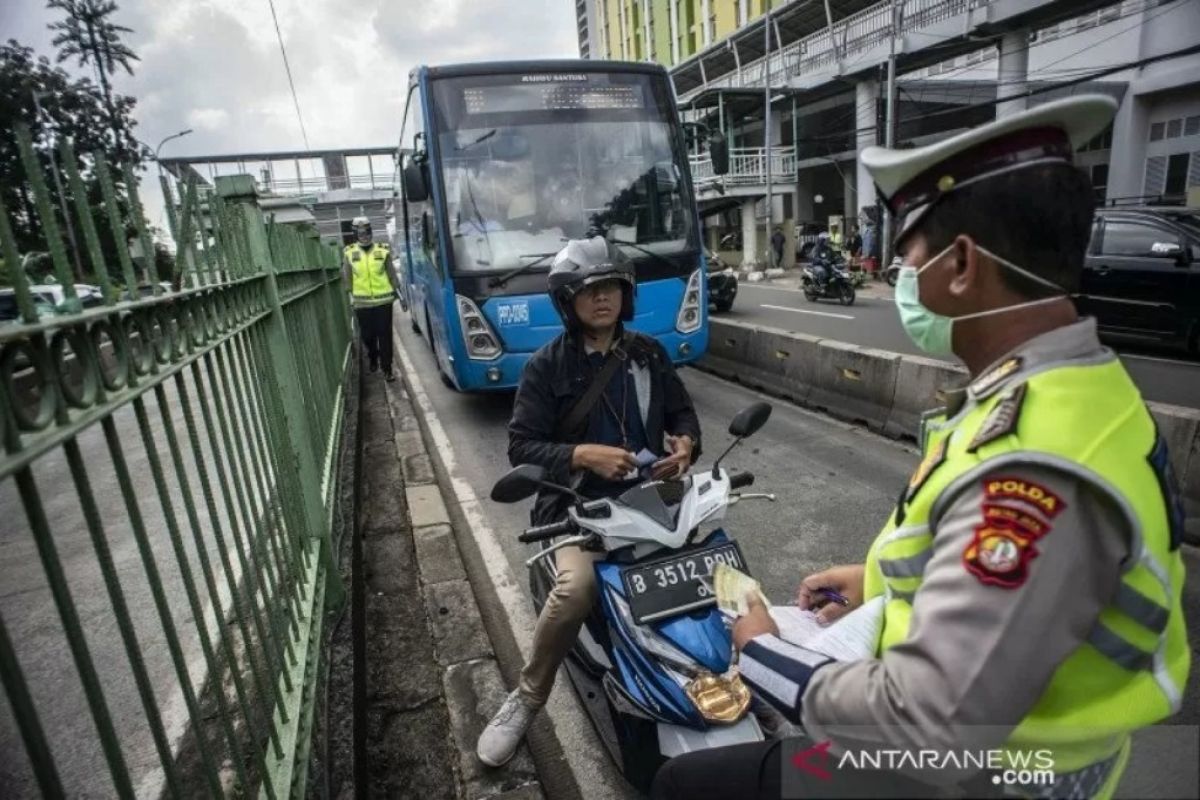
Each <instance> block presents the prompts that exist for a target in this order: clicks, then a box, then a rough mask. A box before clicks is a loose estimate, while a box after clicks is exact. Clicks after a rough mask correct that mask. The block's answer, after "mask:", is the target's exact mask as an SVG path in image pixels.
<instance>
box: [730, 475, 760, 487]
mask: <svg viewBox="0 0 1200 800" xmlns="http://www.w3.org/2000/svg"><path fill="white" fill-rule="evenodd" d="M753 485H754V473H753V472H735V473H734V474H732V475H730V476H729V488H730V489H745V488H746V487H747V486H753Z"/></svg>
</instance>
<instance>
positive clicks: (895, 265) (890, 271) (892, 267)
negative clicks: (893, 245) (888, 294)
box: [884, 257, 901, 286]
mask: <svg viewBox="0 0 1200 800" xmlns="http://www.w3.org/2000/svg"><path fill="white" fill-rule="evenodd" d="M900 266H901V263H900V259H899V257H897V258H894V259H892V263H891V264H889V265H888V268H887V272H886V273H885V274H884V277H885V278H886V279H887V285H888V286H895V285H896V279H897V278H899V277H900Z"/></svg>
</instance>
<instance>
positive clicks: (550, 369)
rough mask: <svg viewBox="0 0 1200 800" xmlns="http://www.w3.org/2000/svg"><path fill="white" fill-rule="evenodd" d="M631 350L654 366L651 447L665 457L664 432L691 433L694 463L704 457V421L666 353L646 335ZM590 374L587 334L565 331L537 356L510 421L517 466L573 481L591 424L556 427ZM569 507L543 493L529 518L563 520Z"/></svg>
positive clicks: (553, 478)
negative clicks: (574, 463)
mask: <svg viewBox="0 0 1200 800" xmlns="http://www.w3.org/2000/svg"><path fill="white" fill-rule="evenodd" d="M627 350H628V352H629V357H630V358H632V359H633V360H634V361H635V362H636V363H638V364H640V365H648V366H649V371H650V407H649V411H648V413H647V415H646V440H647V442H648V443H649V448H650V449H651V450H653V451H654V452H655V453H656V454H658V455H665V452H664V449H663V436H664V434H670V435H672V436H682V435H684V434H687V435H688V436H690V437H691V438H692V441H693V442H695V443H696V444H695V448H694V449H693V450H692V460H693V461H695V459H696V458H698V457H699V456H700V420H699V419H698V418H697V416H696V411H695V409H694V408H693V407H692V398H691V396H690V395H688V391H687V389H686V388H685V387H684V385H683V381H681V380H680V379H679V375H678V373H676V371H675V365H674V364H672V363H671V359H670V357H669V356H668V355H667V351H666V350H665V349H664V348H663V346H662V345H661V344H659V343H658V342H657V341H655V340H654V339H651V338H650V337H648V336H643V335H642V334H634V336H633V341H632V342H631V343H630V344H629V346H628V347H627ZM590 375H591V371H590V368H589V366H588V363H587V355H586V353H585V351H584V347H583V340H582V337H579V336H576V335H573V334H571V333H563V334H561V335H560V336H558V338H556V339H554V340H553V341H551V342H549V343H547V344H546V345H544V346H543V347H542V348H541V349H540V350H538V351H537V352H536V353H534V354H533V357H532V358H530V359H529V361H528V363H526V364H525V371H524V372H523V373H522V375H521V383H520V384H519V385H518V387H517V397H516V400H515V401H514V402H513V415H512V420H511V421H510V422H509V423H508V460H509V462H510V463H512V465H513V466H517V465H518V464H537V465H539V466H541V467H543V468H545V470H546V473H547V478H548V479H549V480H551V481H553V482H554V483H558V484H560V485H564V486H565V485H567V484H568V482H569V481H570V473H571V453H572V451H573V450H574V449H575V445H577V444H585V442H584V441H583V440H584V436H585V435H586V430H587V426H586V425H584V426H581V428H580V430H578V431H574V432H571V433H569V434H566V435H563V436H561V437H559V438H557V439H556V438H555V428H556V427H557V426H558V423H559V421H560V420H562V419H563V418H564V417H566V415H567V413H568V412H569V411H570V410H571V408H572V407H573V406H574V405H575V402H576V400H578V398H579V397H580V395H582V394H583V393H584V392H586V391H587V387H588V384H589V377H590ZM591 413H592V414H601V413H603V408H602V406H601V404H600V403H596V405H595V406H594V407H593V408H592V412H591ZM569 505H570V500H569V499H567V498H565V497H564V496H563V495H561V494H557V493H551V492H542V493H540V494H539V495H538V498H537V502H536V503H535V504H534V507H533V511H532V513H531V514H530V518H531V520H532V522H533V524H534V525H544V524H546V523H549V522H553V521H555V520H557V519H560V518H561V517H562V516H563V514H565V513H566V509H567V507H568V506H569Z"/></svg>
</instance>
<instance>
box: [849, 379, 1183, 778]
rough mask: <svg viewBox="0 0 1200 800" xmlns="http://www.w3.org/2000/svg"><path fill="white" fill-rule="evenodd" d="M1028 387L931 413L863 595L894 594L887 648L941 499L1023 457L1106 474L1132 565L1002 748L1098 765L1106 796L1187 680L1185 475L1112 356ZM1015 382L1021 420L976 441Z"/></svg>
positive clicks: (899, 636) (1070, 768) (881, 646)
mask: <svg viewBox="0 0 1200 800" xmlns="http://www.w3.org/2000/svg"><path fill="white" fill-rule="evenodd" d="M1020 386H1021V384H1017V385H1015V386H1011V387H1004V388H1003V390H1002V391H997V392H995V393H994V394H993V395H992V396H990V397H988V398H986V399H984V400H982V401H981V402H980V403H979V404H978V405H977V406H975V407H973V408H970V409H968V410H965V411H962V412H960V414H959V415H958V417H957V418H956V419H952V420H946V419H945V417H944V416H936V417H930V418H929V419H927V420H926V422H925V424H924V425H923V430H922V435H921V439H922V443H921V447H922V451H923V454H924V459H923V461H922V463H921V466H920V467H918V468H917V471H916V473H915V474H914V476H913V481H912V482H911V483H910V488H909V490H908V492H907V495H909V496H906V497H905V498H904V499H902V501H901V504H900V505H899V506H898V507H897V511H896V512H894V513H893V514H892V517H891V519H890V520H889V521H888V523H887V525H885V526H884V528H883V530H882V532H880V534H879V536H878V537H877V538H876V540H875V542H874V544H872V546H871V550H870V552H869V554H868V557H867V565H866V576H865V580H864V589H865V595H866V597H867V598H868V599H870V598H872V597H878V596H880V595H882V596H883V597H884V598H885V606H884V608H885V611H884V623H883V627H882V630H881V633H880V639H879V642H878V644H877V654H879V655H882V653H883V652H884V651H886V650H887V649H888V648H890V647H893V646H895V645H896V644H899V643H900V642H903V641H904V640H905V639H906V638H907V636H908V626H909V621H910V618H911V615H912V600H913V596H914V595H915V594H916V592H917V591H918V590H919V589H920V586H921V581H922V576H923V572H924V564H926V563H928V560H929V558H930V557H931V555H932V548H933V534H932V533H931V531H930V527H929V523H930V520H931V519H933V520H934V521H935V522H936V519H937V517H938V515H939V513H940V512H941V511H942V510H943V508H942V506H940V505H939V498H942V497H943V495H945V497H946V498H952V497H954V496H955V494H956V490H957V489H959V488H961V487H963V486H964V485H965V484H966V483H968V482H970V481H975V480H979V478H980V476H982V475H983V474H984V473H986V472H990V471H992V470H994V469H996V468H999V467H1003V466H1004V465H1006V464H1020V463H1037V464H1043V465H1048V466H1051V467H1053V468H1056V469H1061V470H1063V471H1064V472H1067V473H1070V474H1073V475H1077V476H1078V477H1079V478H1080V479H1081V480H1083V481H1086V482H1087V483H1088V484H1090V485H1091V486H1094V487H1097V488H1098V489H1099V490H1100V491H1101V492H1103V493H1104V494H1106V495H1107V496H1109V497H1111V498H1112V499H1113V501H1114V505H1115V507H1116V508H1119V509H1121V510H1122V511H1123V512H1124V515H1125V516H1126V518H1127V519H1128V520H1129V523H1130V526H1131V528H1132V529H1133V531H1134V536H1135V538H1134V541H1132V542H1131V547H1130V553H1131V554H1132V556H1131V559H1130V564H1129V566H1128V568H1127V569H1126V571H1125V573H1124V575H1123V576H1122V579H1121V584H1120V590H1119V591H1118V592H1117V593H1116V596H1115V597H1114V599H1113V601H1112V603H1111V604H1110V605H1109V606H1108V607H1107V608H1105V609H1104V610H1103V612H1102V613H1101V614H1100V617H1099V619H1098V621H1097V624H1096V626H1095V627H1094V629H1093V630H1092V632H1091V634H1090V635H1089V637H1088V639H1087V642H1086V643H1084V644H1082V645H1081V646H1080V647H1078V648H1077V649H1076V650H1075V652H1073V653H1072V654H1071V655H1070V656H1068V657H1067V659H1066V660H1065V661H1064V662H1063V663H1062V664H1061V665H1059V667H1058V669H1057V670H1056V671H1055V672H1054V674H1053V676H1052V677H1051V680H1050V682H1049V684H1047V686H1046V688H1045V690H1044V691H1043V693H1042V695H1041V697H1040V699H1039V700H1038V702H1037V704H1036V705H1035V706H1034V707H1033V709H1032V710H1031V711H1030V712H1029V713H1028V714H1027V715H1026V716H1025V718H1024V720H1022V721H1021V723H1020V724H1019V725H1018V726H1017V727H1016V729H1014V730H1013V732H1012V734H1011V735H1010V737H1009V739H1008V740H1007V742H1006V743H1005V747H1006V749H1009V750H1021V751H1024V752H1029V751H1031V750H1038V749H1047V750H1050V751H1052V752H1053V753H1054V759H1055V772H1056V773H1057V774H1058V775H1063V774H1064V773H1068V772H1077V771H1080V770H1087V769H1095V768H1100V769H1099V771H1098V772H1097V774H1098V775H1099V776H1100V777H1101V778H1102V780H1103V782H1102V783H1101V784H1099V788H1098V789H1097V790H1096V791H1095V793H1093V794H1092V795H1091V796H1092V797H1097V798H1108V797H1111V796H1112V793H1113V792H1114V791H1115V789H1116V786H1117V783H1118V781H1119V779H1120V776H1121V773H1122V772H1123V771H1124V768H1125V764H1126V761H1127V760H1128V755H1129V746H1130V734H1131V733H1132V732H1133V731H1135V730H1137V729H1138V728H1141V727H1144V726H1147V725H1151V724H1153V723H1156V722H1159V721H1161V720H1163V719H1164V718H1166V717H1168V716H1170V715H1171V714H1173V713H1174V712H1175V711H1176V710H1177V709H1178V708H1179V706H1180V702H1181V698H1182V693H1183V687H1184V685H1185V683H1186V681H1187V676H1188V669H1189V665H1190V658H1191V651H1190V649H1189V647H1188V642H1187V630H1186V627H1185V625H1184V618H1183V611H1182V608H1181V597H1182V590H1183V581H1184V564H1183V560H1182V558H1181V557H1180V553H1179V539H1178V536H1179V535H1180V533H1179V526H1181V525H1182V519H1181V518H1180V517H1181V514H1178V513H1177V512H1176V508H1177V506H1176V505H1175V499H1176V498H1175V497H1174V494H1173V488H1172V483H1173V480H1174V479H1173V476H1172V475H1171V474H1170V466H1169V462H1168V460H1167V450H1166V445H1165V443H1164V442H1163V440H1162V438H1161V436H1159V435H1158V431H1157V428H1156V427H1155V424H1154V419H1153V418H1152V417H1151V416H1150V412H1149V410H1148V409H1147V408H1146V405H1145V403H1144V402H1143V401H1142V398H1141V395H1140V394H1139V393H1138V390H1137V388H1136V387H1135V386H1134V384H1133V381H1132V380H1131V379H1130V377H1129V375H1128V373H1127V372H1126V371H1125V368H1124V367H1123V366H1122V365H1121V363H1120V362H1119V361H1118V360H1117V359H1116V357H1115V356H1114V357H1112V358H1109V359H1106V360H1104V361H1102V362H1100V363H1090V364H1078V363H1074V364H1064V365H1062V366H1059V367H1052V368H1050V369H1046V370H1044V371H1041V372H1038V373H1035V374H1032V375H1030V376H1029V377H1028V378H1027V379H1025V380H1024V382H1023V388H1020ZM1013 391H1024V392H1025V396H1024V398H1023V399H1022V401H1021V405H1020V424H1019V426H1013V430H1012V431H1011V432H1009V433H1006V434H1004V435H1002V436H999V437H997V438H994V439H992V440H990V441H987V443H986V444H983V445H982V446H977V447H974V448H973V447H972V442H973V441H978V440H977V435H978V434H979V432H980V431H981V430H982V429H983V428H984V427H985V426H986V425H987V424H988V423H989V417H990V415H991V413H992V411H993V410H994V409H995V408H996V406H997V405H998V404H999V403H1001V402H1002V401H1003V400H1004V399H1005V398H1006V397H1009V393H1010V392H1013ZM987 438H988V437H980V439H984V440H986V439H987ZM942 502H943V503H944V502H945V501H942ZM898 518H899V519H898ZM1062 579H1063V580H1064V581H1066V580H1070V575H1063V576H1062Z"/></svg>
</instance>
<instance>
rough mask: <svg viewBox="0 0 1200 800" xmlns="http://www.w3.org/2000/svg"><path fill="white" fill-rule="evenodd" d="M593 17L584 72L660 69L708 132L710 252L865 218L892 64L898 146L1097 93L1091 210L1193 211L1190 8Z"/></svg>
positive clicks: (803, 9) (674, 7) (935, 4)
mask: <svg viewBox="0 0 1200 800" xmlns="http://www.w3.org/2000/svg"><path fill="white" fill-rule="evenodd" d="M595 3H596V15H597V18H598V27H599V29H600V31H599V37H598V41H599V46H598V47H596V48H593V49H592V51H591V54H592V57H593V58H610V59H614V60H632V61H645V60H651V61H655V62H658V63H660V64H662V65H664V66H666V67H667V68H668V69H669V70H670V72H671V77H672V80H673V82H674V85H675V90H676V96H677V99H678V103H679V107H680V111H681V114H682V115H683V116H684V117H685V118H687V119H691V120H694V121H697V122H704V123H705V124H707V125H709V127H715V128H719V129H720V130H721V131H722V132H724V133H725V135H726V137H727V139H728V140H729V142H730V145H731V147H732V151H731V155H732V165H733V170H732V173H731V174H730V175H727V176H724V177H717V176H714V175H712V174H711V165H710V164H708V163H707V161H706V157H705V156H704V154H703V153H698V154H697V155H696V156H695V158H694V160H693V175H694V176H695V177H696V180H697V184H698V186H699V187H700V189H701V191H700V198H701V210H702V213H704V214H706V215H707V216H706V227H708V229H709V232H710V243H715V242H717V241H719V240H721V239H725V240H728V239H729V237H728V236H727V235H726V234H729V233H731V232H733V233H737V234H739V236H737V237H735V238H738V239H740V241H741V248H740V249H741V254H740V257H741V258H742V259H743V260H748V261H761V260H762V259H763V255H764V251H765V247H766V244H765V240H766V238H767V236H766V231H765V227H766V225H767V222H768V220H770V221H771V222H772V223H775V224H779V223H783V224H784V227H785V230H786V231H787V232H788V233H789V235H796V236H798V237H800V238H803V237H805V236H807V235H812V233H813V232H814V231H816V230H818V229H820V228H827V227H830V226H831V225H843V226H848V225H849V224H852V221H854V220H855V219H857V218H860V217H862V216H863V215H864V213H866V214H872V213H874V211H875V209H874V192H873V189H872V186H871V183H870V180H869V178H868V177H867V175H866V173H865V171H864V170H862V169H861V168H860V167H859V164H858V153H859V152H861V150H862V149H863V148H864V147H867V146H870V145H873V144H881V143H883V142H884V140H885V138H886V129H887V114H886V109H887V98H886V96H885V87H886V80H885V76H886V64H887V62H888V60H889V56H891V55H892V54H893V53H894V55H895V60H896V75H897V78H896V84H897V87H898V90H897V95H896V101H895V113H894V116H893V118H892V119H893V130H894V141H895V143H896V145H897V146H900V147H910V146H919V145H923V144H929V143H931V142H934V141H938V140H939V139H942V138H946V137H948V136H952V135H954V134H956V133H958V132H961V131H963V130H966V129H968V128H970V127H973V126H976V125H980V124H983V123H985V122H988V121H991V120H992V119H995V118H997V117H998V116H1003V115H1005V114H1010V113H1015V112H1016V111H1019V110H1022V109H1024V108H1027V107H1031V106H1033V105H1036V104H1038V103H1042V102H1046V101H1048V100H1051V99H1055V98H1058V97H1063V96H1066V95H1069V94H1072V93H1079V92H1085V91H1095V92H1103V93H1107V94H1110V95H1111V96H1113V97H1114V98H1116V99H1117V100H1118V101H1119V102H1120V104H1121V105H1120V111H1119V112H1118V116H1117V119H1116V121H1115V122H1114V125H1113V127H1112V129H1111V130H1110V131H1107V132H1105V133H1104V134H1103V135H1101V136H1100V137H1097V140H1096V141H1094V142H1091V143H1089V144H1088V145H1087V146H1086V147H1085V148H1084V149H1083V150H1082V151H1081V152H1080V153H1079V157H1078V161H1079V163H1080V166H1081V167H1082V168H1084V169H1085V170H1087V171H1088V173H1089V174H1090V176H1091V178H1092V182H1093V186H1094V187H1095V189H1096V193H1097V199H1098V200H1099V201H1100V202H1104V203H1110V204H1125V203H1129V204H1133V203H1159V202H1166V203H1183V202H1188V198H1189V196H1190V197H1191V201H1190V202H1192V203H1200V196H1197V195H1200V52H1197V47H1196V45H1197V41H1198V40H1197V38H1196V31H1200V3H1197V2H1195V0H1121V2H1109V3H1081V2H1078V0H1042V2H1036V1H1034V2H1025V3H1017V4H1013V3H1009V2H1002V1H1001V0H972V2H970V3H964V2H961V0H940V1H939V0H895V1H894V2H892V1H891V0H887V1H885V2H880V0H875V1H874V2H871V0H839V2H837V3H828V4H826V3H820V2H809V1H808V0H790V2H782V1H776V2H769V0H757V1H756V0H595ZM1081 9H1082V10H1081ZM768 12H769V16H767V13H768ZM768 87H769V89H770V92H769V95H770V98H771V113H770V114H769V115H768V114H767V113H765V107H764V97H765V96H766V90H767V88H768ZM768 118H769V119H770V129H769V131H768V130H767V129H766V125H765V123H766V121H767V119H768ZM768 142H769V143H770V148H771V150H770V153H767V152H766V151H764V150H763V148H764V146H765V145H766V144H767V143H768ZM768 165H769V167H768ZM768 168H769V170H770V176H771V179H772V180H771V184H772V185H771V191H770V195H771V201H770V203H769V204H768V201H767V186H766V183H767V181H766V176H767V174H768ZM1189 193H1190V195H1189ZM709 212H711V213H709ZM735 260H736V259H735Z"/></svg>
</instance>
